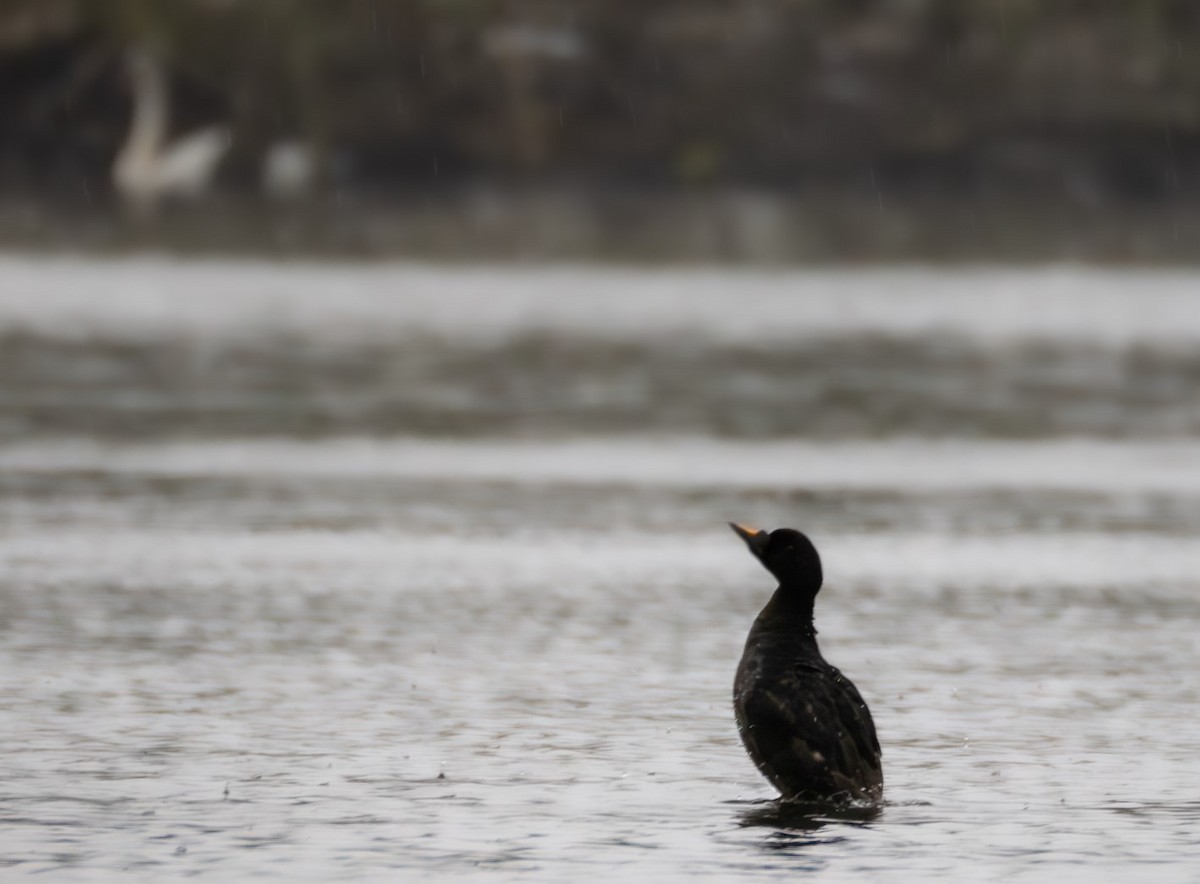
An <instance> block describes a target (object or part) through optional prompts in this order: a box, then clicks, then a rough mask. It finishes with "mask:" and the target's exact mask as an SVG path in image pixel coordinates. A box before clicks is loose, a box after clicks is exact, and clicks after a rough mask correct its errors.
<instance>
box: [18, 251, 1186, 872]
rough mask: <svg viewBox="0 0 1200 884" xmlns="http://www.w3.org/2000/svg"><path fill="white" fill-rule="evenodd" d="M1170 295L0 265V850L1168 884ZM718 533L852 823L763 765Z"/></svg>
mask: <svg viewBox="0 0 1200 884" xmlns="http://www.w3.org/2000/svg"><path fill="white" fill-rule="evenodd" d="M1197 291H1200V277H1196V276H1188V275H1183V274H1149V273H1138V274H1134V273H1113V272H1098V271H1088V272H1085V271H1078V270H1072V269H1053V270H1045V271H1029V272H1014V271H1003V272H1001V271H994V270H960V271H953V272H939V271H923V270H917V269H901V270H896V271H872V272H870V273H854V272H822V273H799V274H774V275H761V274H740V273H735V272H673V271H647V272H641V271H598V270H589V271H585V270H578V269H570V268H555V269H550V270H520V269H494V268H492V269H484V270H443V269H438V268H433V267H412V266H392V265H383V266H376V267H371V268H355V267H350V266H336V265H326V266H293V267H273V266H270V265H266V264H174V263H171V262H169V261H166V260H149V259H141V260H131V261H124V262H114V263H103V262H91V261H85V260H73V261H65V260H46V259H26V258H9V259H5V260H4V261H0V735H2V736H3V745H4V762H5V765H4V770H5V776H4V780H3V783H0V872H2V874H3V876H4V877H6V878H7V877H9V876H13V877H19V876H22V875H24V874H33V873H40V872H50V873H52V874H53V875H54V876H55V877H60V876H61V877H68V878H69V879H71V880H108V879H110V878H113V877H115V876H117V875H121V876H122V877H127V878H141V879H145V880H161V879H163V878H165V877H175V876H184V875H206V876H208V877H210V878H212V879H213V880H236V879H241V878H247V877H251V876H278V877H286V878H288V879H311V880H329V879H335V878H354V879H384V878H386V879H389V880H395V879H405V878H411V879H421V878H427V877H435V876H437V877H451V878H461V877H466V876H470V875H472V874H480V875H486V876H487V877H489V878H490V879H493V880H503V879H507V878H518V877H520V878H523V879H524V878H532V879H539V880H548V881H561V880H573V879H577V878H578V879H597V878H598V879H613V878H617V877H621V878H630V879H633V880H643V879H651V878H655V879H664V880H680V879H684V878H688V879H691V878H697V877H701V878H708V879H712V880H719V881H723V880H730V879H739V878H740V879H746V880H755V879H760V878H761V879H768V878H780V879H782V878H790V877H793V876H795V875H797V874H800V873H806V874H816V875H818V876H820V877H823V878H825V879H827V880H863V879H868V880H873V879H878V878H886V879H892V880H907V881H911V880H945V881H956V882H957V881H962V880H1006V881H1007V880H1021V879H1025V880H1046V879H1048V878H1051V877H1054V878H1056V879H1064V880H1083V879H1086V880H1088V881H1092V882H1095V881H1129V880H1154V881H1189V880H1195V878H1196V875H1197V870H1198V869H1200V839H1197V837H1196V832H1197V830H1198V828H1200V825H1198V824H1200V791H1198V789H1197V783H1200V760H1197V759H1198V758H1200V752H1198V749H1200V737H1198V736H1197V730H1196V728H1195V724H1194V721H1195V710H1196V709H1197V706H1198V701H1200V676H1197V674H1196V673H1197V671H1198V670H1200V666H1198V665H1197V663H1198V662H1200V661H1198V657H1200V653H1198V651H1200V628H1198V627H1200V576H1198V575H1200V544H1197V542H1196V535H1197V533H1198V531H1200V478H1198V477H1200V445H1197V441H1198V439H1197V437H1198V436H1200V360H1198V359H1197V356H1196V354H1197V353H1198V352H1200V349H1198V348H1197V346H1196V345H1197V344H1200V320H1197V319H1195V318H1194V317H1195V316H1200V310H1197V309H1196V295H1194V294H1193V293H1194V292H1197ZM731 518H737V519H743V520H746V521H752V522H756V523H759V524H764V525H772V526H773V525H778V524H785V523H786V524H792V525H796V526H799V527H802V528H804V529H806V530H808V531H809V532H810V533H811V534H812V536H813V537H814V539H815V540H816V542H817V544H818V546H819V548H820V549H821V550H822V552H823V555H824V559H825V570H826V575H827V581H828V583H827V586H826V589H825V591H824V592H823V593H822V596H821V597H820V599H819V602H818V613H817V616H818V625H819V627H820V629H821V641H822V646H823V649H824V650H825V652H826V655H827V656H828V657H829V658H830V659H831V660H832V661H833V662H835V663H836V664H837V665H839V666H840V667H841V668H842V669H843V670H844V671H845V672H846V673H847V674H848V675H849V676H850V677H851V678H852V679H853V680H854V681H855V682H856V683H857V685H858V686H859V688H860V689H861V691H862V693H863V694H864V696H865V697H866V699H867V700H868V702H869V703H870V705H871V708H872V711H873V712H874V715H875V718H876V721H877V723H878V726H879V732H880V737H881V740H882V742H883V745H884V753H885V754H884V762H885V771H886V775H887V798H888V805H887V806H886V807H885V808H884V810H883V812H882V813H881V814H880V815H879V816H878V817H876V818H874V819H870V820H863V819H834V818H829V817H819V816H818V817H816V818H813V817H807V816H800V815H797V814H789V813H786V812H781V811H780V810H779V809H778V808H776V807H775V806H774V805H772V804H770V803H769V799H770V798H771V797H772V793H771V790H770V787H769V786H768V785H767V784H766V782H765V781H764V780H762V779H761V778H760V777H759V776H758V774H757V773H756V772H755V770H754V769H753V767H752V766H751V765H750V763H749V761H748V760H747V759H746V758H745V757H744V755H743V752H742V750H741V747H740V745H739V743H738V740H737V735H736V732H735V730H734V726H733V721H732V713H731V710H730V705H729V691H730V683H731V680H732V674H733V670H734V667H735V665H736V662H737V658H738V656H739V654H740V650H741V642H742V640H743V638H744V636H745V632H746V630H747V629H748V627H749V624H750V621H751V620H752V619H753V617H754V615H755V613H756V612H757V609H758V608H759V607H760V606H761V605H762V604H763V602H764V601H765V599H766V598H767V596H768V595H769V592H770V589H771V586H770V583H769V582H768V578H767V575H766V574H765V572H762V571H761V570H760V569H759V568H758V567H757V566H756V565H755V563H754V562H753V561H751V560H750V558H749V557H748V556H747V554H746V552H745V550H744V548H743V547H742V545H741V544H740V543H739V542H738V541H737V540H736V538H734V537H733V536H732V534H730V533H729V531H728V529H727V528H726V527H725V525H724V523H725V522H726V521H727V520H729V519H731Z"/></svg>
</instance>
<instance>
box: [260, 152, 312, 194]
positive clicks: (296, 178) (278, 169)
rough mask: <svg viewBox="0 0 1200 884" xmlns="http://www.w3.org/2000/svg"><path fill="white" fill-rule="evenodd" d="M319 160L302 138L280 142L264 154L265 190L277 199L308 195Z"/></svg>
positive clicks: (263, 182) (263, 180) (263, 181)
mask: <svg viewBox="0 0 1200 884" xmlns="http://www.w3.org/2000/svg"><path fill="white" fill-rule="evenodd" d="M316 172H317V163H316V160H315V159H314V157H313V152H312V150H311V149H310V148H309V147H308V145H306V144H305V143H304V142H302V141H296V140H289V141H278V142H276V143H275V144H272V145H271V147H270V148H269V149H268V150H267V152H266V154H265V155H264V156H263V162H262V187H263V192H264V193H265V194H266V195H267V196H269V197H271V198H272V199H277V200H294V199H300V198H302V197H305V196H308V195H309V194H310V193H311V192H312V189H313V182H314V181H315V180H316Z"/></svg>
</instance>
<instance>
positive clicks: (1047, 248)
mask: <svg viewBox="0 0 1200 884" xmlns="http://www.w3.org/2000/svg"><path fill="white" fill-rule="evenodd" d="M118 209H119V207H118V206H114V205H112V204H103V203H88V202H87V201H80V202H74V201H63V200H57V201H45V200H36V199H24V200H15V201H14V200H8V201H5V202H3V203H0V249H2V250H5V251H9V252H14V251H16V252H19V251H30V252H41V251H47V252H53V251H60V250H66V251H72V252H80V253H85V254H96V255H104V254H125V253H135V252H139V251H145V250H158V251H166V252H171V253H176V254H181V255H193V256H204V255H213V256H261V257H278V258H300V257H315V258H323V259H338V258H345V259H371V258H378V259H396V258H401V259H417V260H447V261H468V262H476V263H477V262H494V261H517V262H522V261H584V262H597V263H633V264H639V263H648V264H705V263H716V264H735V265H736V264H745V265H751V266H802V265H840V264H854V263H880V264H890V263H911V262H921V263H934V264H938V263H945V264H979V263H984V264H987V263H1006V262H1010V263H1016V264H1044V263H1061V262H1070V263H1082V264H1095V265H1101V266H1108V265H1111V266H1120V265H1149V266H1153V265H1164V266H1173V265H1177V266H1195V265H1196V264H1197V263H1200V203H1196V204H1191V203H1187V202H1180V203H1171V204H1162V203H1145V202H1128V203H1118V204H1113V205H1110V206H1106V207H1105V208H1104V209H1103V210H1101V209H1097V208H1093V207H1088V206H1084V205H1079V204H1064V203H1062V202H1058V201H1055V200H1053V199H1048V198H1047V199H1038V198H1034V197H1021V196H1016V197H1013V196H997V197H994V198H988V199H974V198H966V197H955V196H948V195H939V194H929V193H917V194H900V195H888V194H883V193H875V194H870V195H852V196H847V195H845V194H841V193H834V192H824V193H814V194H787V193H783V192H779V191H771V190H762V189H749V188H723V189H713V190H706V191H701V192H646V191H639V190H634V189H624V190H621V189H613V190H609V191H604V192H600V191H591V192H583V191H580V190H579V189H575V188H565V187H564V188H558V189H547V188H542V189H500V188H495V187H480V188H468V187H461V188H455V189H450V190H442V191H430V190H413V191H411V192H407V193H401V194H390V195H388V196H387V197H386V198H383V197H372V196H370V195H366V194H362V193H348V194H333V195H329V196H322V197H314V198H311V199H307V200H304V201H293V202H289V203H286V204H272V203H270V202H267V201H263V200H258V199H247V198H240V197H237V196H232V195H228V196H214V197H213V198H212V199H210V200H208V201H206V202H205V203H203V204H200V205H178V206H172V205H167V206H164V207H162V208H161V210H160V211H159V212H158V213H157V215H156V216H155V217H154V218H153V219H138V218H136V217H132V216H129V215H125V214H122V213H121V212H119V211H118Z"/></svg>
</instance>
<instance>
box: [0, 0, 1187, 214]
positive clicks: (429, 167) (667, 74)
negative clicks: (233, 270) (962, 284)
mask: <svg viewBox="0 0 1200 884" xmlns="http://www.w3.org/2000/svg"><path fill="white" fill-rule="evenodd" d="M133 46H148V47H151V48H153V49H154V50H155V51H156V52H157V54H158V55H159V56H160V57H161V58H162V59H163V61H164V64H165V66H166V68H167V69H168V71H169V74H170V78H171V86H172V98H173V101H172V116H173V123H174V125H175V127H176V128H177V129H178V130H179V131H184V130H186V129H187V128H188V127H190V126H196V125H200V124H203V123H209V122H218V121H219V122H223V123H227V124H228V125H230V126H231V128H232V131H233V133H234V140H233V145H234V147H233V150H232V153H231V155H230V157H229V158H228V163H227V168H226V169H225V170H224V172H223V175H224V178H223V187H225V188H226V189H227V191H228V192H230V193H240V194H253V193H254V192H255V188H256V187H257V181H258V177H257V176H258V174H259V172H258V169H259V164H260V162H261V157H262V155H263V152H264V150H266V149H267V147H268V146H269V145H271V144H273V143H276V142H278V141H280V140H282V139H294V138H298V139H302V140H303V141H304V142H305V143H307V145H308V146H309V147H310V148H311V150H312V151H313V152H314V154H315V155H316V156H318V157H320V158H321V163H320V168H321V169H322V170H323V177H324V183H325V184H326V185H329V186H334V187H336V188H337V189H338V190H339V191H340V192H345V193H353V192H356V191H358V192H367V193H370V194H371V195H372V196H373V197H374V198H386V197H387V194H389V193H393V192H398V191H401V190H404V191H411V190H412V189H414V188H416V189H430V188H432V189H439V188H443V189H444V188H456V187H462V186H469V185H471V184H472V183H479V182H486V183H487V184H489V185H491V186H500V187H506V188H514V189H517V190H521V189H528V188H529V187H539V188H545V187H551V188H554V187H563V188H568V189H570V188H576V189H578V188H584V189H587V188H591V189H593V190H601V191H603V190H605V189H609V188H625V189H630V190H634V191H637V192H638V193H642V194H645V193H654V192H671V193H679V192H683V193H704V192H708V191H710V190H711V189H714V188H718V189H719V188H728V187H746V188H752V189H753V188H759V189H769V190H771V191H772V192H774V193H780V192H785V193H797V194H799V193H813V192H820V193H822V194H825V195H826V196H828V194H829V193H842V194H845V195H847V196H849V197H850V198H854V199H859V198H861V199H864V200H866V201H868V202H870V203H872V204H874V203H875V202H880V203H881V202H882V201H883V199H884V195H885V194H886V195H887V198H888V199H895V198H898V197H899V198H903V197H904V195H905V194H919V195H922V197H929V196H930V195H937V194H944V195H969V196H975V197H988V196H989V195H998V196H1002V197H1005V198H1010V197H1012V196H1013V195H1014V194H1016V195H1019V194H1027V195H1029V196H1030V197H1031V198H1034V199H1037V200H1048V201H1050V202H1053V203H1056V204H1064V205H1073V206H1079V207H1083V208H1089V207H1090V208H1095V207H1103V206H1105V205H1111V204H1114V202H1121V201H1140V202H1143V203H1144V202H1153V201H1156V200H1157V201H1163V200H1179V199H1184V198H1186V199H1193V198H1195V197H1196V196H1197V195H1200V188H1198V185H1200V4H1198V3H1196V2H1194V0H1090V2H1084V0H1056V2H1053V3H1050V2H1044V0H972V2H962V0H777V2H773V3H767V2H757V0H755V2H745V3H736V4H733V3H726V2H716V0H573V2H564V0H491V2H487V0H0V97H2V99H3V106H4V107H5V113H4V115H3V116H2V117H0V193H8V194H10V195H12V194H38V195H42V196H44V195H46V194H50V195H58V196H59V197H62V198H68V199H77V198H80V197H81V196H84V197H86V198H87V199H88V200H92V199H104V198H105V195H106V194H107V191H108V187H109V185H108V180H109V170H110V168H111V164H112V158H113V156H114V154H115V152H116V151H117V149H118V148H119V146H120V144H121V142H122V140H123V138H124V137H125V133H126V131H127V128H128V115H129V106H130V99H129V94H128V87H127V84H126V83H125V78H124V74H123V67H122V64H121V59H122V56H123V53H125V52H126V50H127V49H128V48H129V47H133Z"/></svg>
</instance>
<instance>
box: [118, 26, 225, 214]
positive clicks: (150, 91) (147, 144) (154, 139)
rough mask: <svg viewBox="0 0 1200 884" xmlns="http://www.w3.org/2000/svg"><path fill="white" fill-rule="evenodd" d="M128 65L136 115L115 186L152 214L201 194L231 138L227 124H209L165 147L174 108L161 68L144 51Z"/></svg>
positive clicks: (143, 211) (139, 208)
mask: <svg viewBox="0 0 1200 884" xmlns="http://www.w3.org/2000/svg"><path fill="white" fill-rule="evenodd" d="M128 64H129V78H130V82H131V84H132V86H133V116H132V121H131V124H130V127H129V137H128V138H126V139H125V144H124V145H123V146H122V147H121V150H120V151H119V152H118V153H117V157H116V161H115V162H114V163H113V186H114V187H115V188H116V190H117V192H118V193H119V194H120V195H121V197H122V198H123V199H125V200H126V202H128V204H129V205H130V206H131V207H132V208H133V209H134V210H135V211H137V212H139V213H140V214H144V215H149V214H152V213H153V211H154V209H155V208H156V206H157V205H158V202H159V200H161V199H163V198H167V197H179V198H186V199H194V198H196V197H198V196H200V195H202V194H203V193H204V192H205V191H206V190H207V189H208V186H209V184H210V183H211V182H212V178H213V174H214V173H215V171H216V168H217V163H219V162H220V160H221V157H222V156H224V155H225V152H226V151H227V150H229V144H230V135H229V130H228V129H227V128H225V127H224V126H209V127H206V128H204V129H200V130H198V131H196V132H191V133H188V134H187V135H184V136H183V137H181V138H177V139H176V140H174V141H172V142H171V143H170V144H167V143H165V142H166V136H167V127H168V125H169V109H168V107H167V83H166V77H165V76H164V74H163V71H162V67H161V66H160V65H159V64H158V61H157V60H156V59H155V58H154V57H153V56H152V55H151V54H150V53H148V52H144V51H140V50H135V51H133V52H131V53H130V55H129V61H128Z"/></svg>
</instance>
